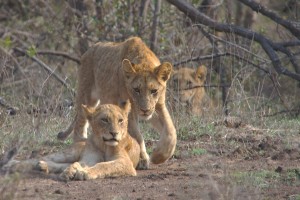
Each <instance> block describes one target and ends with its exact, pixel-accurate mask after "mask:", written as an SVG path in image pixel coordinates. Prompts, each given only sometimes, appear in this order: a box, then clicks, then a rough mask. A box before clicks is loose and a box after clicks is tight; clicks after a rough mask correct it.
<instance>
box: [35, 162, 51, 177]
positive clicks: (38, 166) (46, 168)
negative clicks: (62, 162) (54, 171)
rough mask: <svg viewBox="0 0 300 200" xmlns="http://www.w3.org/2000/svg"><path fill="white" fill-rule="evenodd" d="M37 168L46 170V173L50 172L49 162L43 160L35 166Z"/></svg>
mask: <svg viewBox="0 0 300 200" xmlns="http://www.w3.org/2000/svg"><path fill="white" fill-rule="evenodd" d="M35 169H36V170H38V171H42V172H45V173H47V174H48V173H49V168H48V164H47V162H45V161H43V160H40V161H39V162H38V163H37V164H36V166H35Z"/></svg>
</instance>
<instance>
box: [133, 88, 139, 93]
mask: <svg viewBox="0 0 300 200" xmlns="http://www.w3.org/2000/svg"><path fill="white" fill-rule="evenodd" d="M133 90H134V92H135V93H137V94H140V92H141V91H140V88H133Z"/></svg>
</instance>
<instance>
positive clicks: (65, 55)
mask: <svg viewBox="0 0 300 200" xmlns="http://www.w3.org/2000/svg"><path fill="white" fill-rule="evenodd" d="M36 53H37V54H39V55H47V54H48V55H55V56H62V57H64V58H67V59H69V60H72V61H74V62H76V63H77V64H80V59H79V58H77V57H75V56H71V55H69V54H67V53H65V52H60V51H50V50H39V51H37V52H36Z"/></svg>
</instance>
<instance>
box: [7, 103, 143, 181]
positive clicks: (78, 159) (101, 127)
mask: <svg viewBox="0 0 300 200" xmlns="http://www.w3.org/2000/svg"><path fill="white" fill-rule="evenodd" d="M82 110H83V112H84V114H85V116H86V118H87V120H88V122H89V123H90V125H91V129H92V133H91V134H90V135H89V137H88V139H87V140H86V141H80V142H75V143H74V144H73V145H72V146H71V147H70V148H68V149H67V150H65V151H64V152H58V153H54V154H50V155H48V156H45V157H43V158H42V159H40V161H38V160H37V159H31V160H27V161H21V162H18V161H11V163H9V164H8V165H7V166H6V168H10V170H11V171H26V170H31V169H37V170H41V171H44V172H46V173H61V174H60V177H61V178H62V179H64V180H87V179H96V178H104V177H107V176H136V170H135V168H136V166H137V164H138V160H139V157H140V148H139V145H138V143H137V142H136V140H135V139H133V138H132V137H131V136H130V135H129V134H128V132H127V124H128V114H129V112H130V102H129V100H128V101H127V102H125V103H123V104H122V105H120V107H118V106H116V105H112V104H106V105H100V106H96V107H87V106H85V105H83V106H82Z"/></svg>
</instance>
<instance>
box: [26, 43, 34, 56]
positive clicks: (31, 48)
mask: <svg viewBox="0 0 300 200" xmlns="http://www.w3.org/2000/svg"><path fill="white" fill-rule="evenodd" d="M26 52H27V54H28V55H29V56H30V57H33V56H35V55H36V48H35V46H34V45H31V46H30V47H29V48H28V49H27V51H26Z"/></svg>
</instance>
